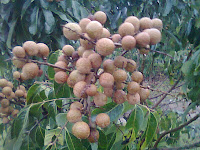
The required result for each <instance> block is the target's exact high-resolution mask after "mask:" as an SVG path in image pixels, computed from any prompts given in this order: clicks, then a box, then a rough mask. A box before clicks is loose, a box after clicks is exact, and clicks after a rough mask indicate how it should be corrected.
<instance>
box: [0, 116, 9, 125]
mask: <svg viewBox="0 0 200 150" xmlns="http://www.w3.org/2000/svg"><path fill="white" fill-rule="evenodd" d="M9 121H10V120H9V119H8V117H3V119H2V123H3V124H7V123H9Z"/></svg>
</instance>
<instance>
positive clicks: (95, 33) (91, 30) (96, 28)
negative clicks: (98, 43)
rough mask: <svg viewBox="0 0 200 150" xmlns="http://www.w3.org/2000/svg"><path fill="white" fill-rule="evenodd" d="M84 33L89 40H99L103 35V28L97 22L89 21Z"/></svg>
mask: <svg viewBox="0 0 200 150" xmlns="http://www.w3.org/2000/svg"><path fill="white" fill-rule="evenodd" d="M86 32H87V34H88V36H89V37H90V38H91V39H99V38H100V37H101V35H102V33H103V26H102V25H101V23H99V22H98V21H91V22H89V23H88V24H87V26H86Z"/></svg>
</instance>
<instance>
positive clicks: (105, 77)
mask: <svg viewBox="0 0 200 150" xmlns="http://www.w3.org/2000/svg"><path fill="white" fill-rule="evenodd" d="M99 83H100V85H101V86H102V87H104V88H112V87H113V85H114V77H113V75H111V74H110V73H106V72H105V73H102V74H101V75H100V77H99Z"/></svg>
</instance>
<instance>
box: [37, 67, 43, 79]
mask: <svg viewBox="0 0 200 150" xmlns="http://www.w3.org/2000/svg"><path fill="white" fill-rule="evenodd" d="M42 74H43V70H42V69H39V70H38V74H37V77H41V76H42Z"/></svg>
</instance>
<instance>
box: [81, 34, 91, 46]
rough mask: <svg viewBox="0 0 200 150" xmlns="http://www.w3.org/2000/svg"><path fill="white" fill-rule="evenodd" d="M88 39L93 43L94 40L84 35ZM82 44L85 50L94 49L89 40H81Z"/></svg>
mask: <svg viewBox="0 0 200 150" xmlns="http://www.w3.org/2000/svg"><path fill="white" fill-rule="evenodd" d="M83 35H84V36H85V37H86V38H87V39H89V40H90V41H93V39H91V38H90V37H89V36H88V34H86V33H85V34H83ZM80 44H81V46H83V47H84V48H85V49H91V48H94V44H93V43H91V42H89V41H88V40H84V39H80Z"/></svg>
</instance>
